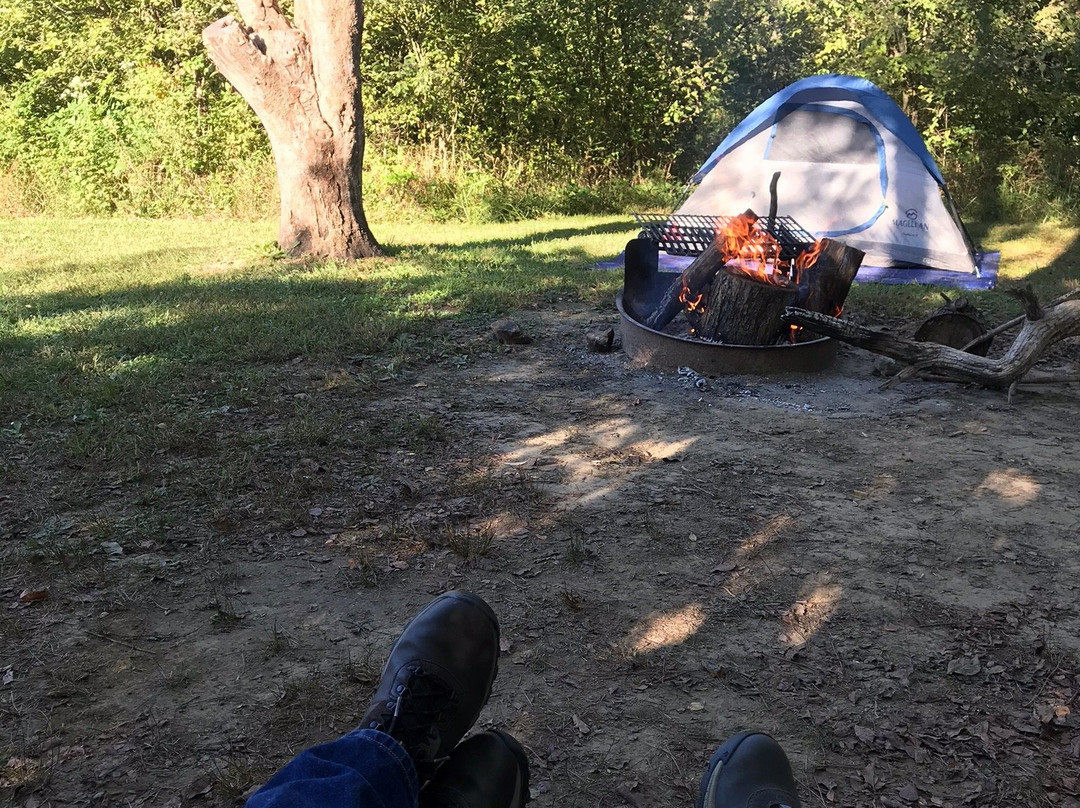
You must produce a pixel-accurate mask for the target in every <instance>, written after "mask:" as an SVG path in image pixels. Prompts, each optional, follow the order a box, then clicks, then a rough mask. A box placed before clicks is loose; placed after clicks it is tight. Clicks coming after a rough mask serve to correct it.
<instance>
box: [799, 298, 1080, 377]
mask: <svg viewBox="0 0 1080 808" xmlns="http://www.w3.org/2000/svg"><path fill="white" fill-rule="evenodd" d="M1024 303H1025V312H1026V317H1025V319H1024V324H1023V327H1022V328H1021V329H1020V333H1019V334H1018V335H1017V337H1016V339H1015V340H1014V341H1013V344H1012V345H1011V346H1010V347H1009V350H1008V351H1006V352H1005V355H1004V356H1002V357H1001V358H1000V359H987V358H986V357H983V356H977V355H975V354H971V353H966V352H965V351H962V350H958V349H956V348H951V347H949V346H947V345H938V344H936V343H933V342H916V341H915V340H909V339H904V338H902V337H896V336H893V335H891V334H885V333H882V332H880V331H874V330H873V329H870V328H865V327H863V326H859V325H855V324H854V323H850V322H847V321H846V320H837V319H836V318H834V317H829V316H827V315H824V314H820V313H817V312H811V311H806V310H805V309H799V308H789V309H787V311H786V312H785V313H784V315H783V320H784V322H786V323H789V324H792V325H798V326H802V327H803V328H809V329H810V330H812V331H815V332H817V333H818V334H821V335H823V336H826V337H833V338H834V339H838V340H840V341H841V342H847V343H849V344H851V345H855V346H857V347H859V348H864V349H866V350H868V351H872V352H873V353H877V354H882V355H883V356H888V357H891V358H893V359H897V360H899V361H901V362H904V363H906V364H909V365H913V366H914V370H915V372H927V373H934V374H937V375H940V376H944V377H946V378H948V379H951V380H953V381H962V382H975V383H976V384H981V385H983V386H984V387H1008V386H1010V385H1013V384H1015V383H1016V382H1017V381H1019V380H1020V379H1021V378H1022V377H1023V375H1024V374H1025V373H1027V372H1028V371H1029V370H1030V369H1031V367H1032V365H1034V364H1035V363H1036V362H1037V361H1038V360H1039V358H1040V357H1041V356H1042V355H1043V353H1045V351H1046V349H1047V348H1048V347H1049V346H1051V345H1053V344H1054V343H1055V342H1058V341H1060V340H1063V339H1067V338H1069V337H1075V336H1080V300H1070V301H1067V302H1063V303H1061V304H1059V305H1057V306H1054V307H1053V308H1048V309H1043V308H1041V307H1040V306H1039V305H1038V303H1037V301H1035V300H1034V295H1031V294H1030V293H1026V294H1024Z"/></svg>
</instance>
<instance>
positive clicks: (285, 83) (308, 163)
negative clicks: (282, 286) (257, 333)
mask: <svg viewBox="0 0 1080 808" xmlns="http://www.w3.org/2000/svg"><path fill="white" fill-rule="evenodd" d="M237 5H238V7H239V10H240V15H241V17H242V18H243V22H241V21H239V20H237V19H236V18H235V17H232V16H229V17H224V18H223V19H220V20H218V21H217V22H215V23H213V24H211V25H209V26H207V28H206V29H205V30H204V31H203V43H204V44H205V45H206V50H207V52H208V53H209V55H210V59H211V60H212V61H213V62H214V64H215V65H216V66H217V68H218V70H220V71H221V73H222V75H224V76H225V78H226V79H228V81H229V83H230V84H232V85H233V87H235V88H236V90H237V92H239V93H240V95H241V96H242V97H243V98H244V100H245V101H247V102H248V104H250V105H251V108H252V109H253V110H254V111H255V114H256V115H258V117H259V120H260V121H261V122H262V124H263V126H264V127H265V128H266V133H267V135H268V136H269V138H270V147H271V149H272V150H273V154H274V163H275V165H276V166H277V178H278V188H279V191H280V194H281V218H280V221H279V225H278V246H279V247H281V249H282V250H284V251H285V252H287V253H288V254H290V255H317V256H325V257H328V258H338V259H349V258H367V257H372V256H377V255H381V254H382V251H381V249H380V247H379V244H378V242H377V241H376V240H375V237H374V235H372V233H371V229H370V227H369V226H368V223H367V218H366V217H365V216H364V204H363V182H362V169H363V164H364V121H363V105H362V100H361V95H360V78H359V74H358V70H359V64H360V44H361V35H362V32H363V23H364V15H363V2H362V0H296V3H295V8H296V13H295V15H294V20H293V21H292V22H290V21H289V20H288V19H287V18H286V17H285V15H284V14H282V12H281V9H280V7H279V6H278V3H277V0H237Z"/></svg>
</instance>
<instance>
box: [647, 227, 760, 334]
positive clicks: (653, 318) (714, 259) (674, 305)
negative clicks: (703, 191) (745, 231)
mask: <svg viewBox="0 0 1080 808" xmlns="http://www.w3.org/2000/svg"><path fill="white" fill-rule="evenodd" d="M742 215H743V216H745V217H747V218H748V219H749V220H750V221H751V222H756V221H757V219H758V217H757V214H756V213H754V212H753V211H752V210H748V211H746V212H745V213H743V214H742ZM723 263H724V258H723V255H722V254H721V252H720V249H719V247H718V246H717V244H716V243H715V241H714V242H713V243H711V244H709V246H708V247H707V248H706V249H705V250H704V251H703V252H702V253H701V255H699V256H698V257H697V258H695V259H694V261H693V263H691V264H690V266H688V267H687V268H686V269H684V270H683V271H682V274H681V275H679V277H678V278H676V279H675V282H674V283H672V284H671V286H669V287H668V289H667V291H665V292H664V294H663V296H662V297H661V298H660V302H659V303H658V304H657V305H656V308H655V309H653V312H652V314H650V315H649V316H648V317H647V318H645V325H646V326H648V327H649V328H651V329H653V330H654V331H662V330H663V329H664V328H665V327H666V326H667V325H668V323H670V322H671V321H672V320H674V319H675V317H676V316H677V315H678V314H679V312H680V311H683V310H684V309H689V310H691V311H692V310H693V306H692V305H689V303H690V302H692V301H694V300H697V301H698V303H701V301H702V300H704V299H705V295H706V293H707V292H708V291H709V289H708V284H709V282H710V281H711V280H712V279H713V276H714V275H716V273H717V271H718V270H719V269H720V267H721V266H723ZM699 295H700V298H699V297H698V296H699Z"/></svg>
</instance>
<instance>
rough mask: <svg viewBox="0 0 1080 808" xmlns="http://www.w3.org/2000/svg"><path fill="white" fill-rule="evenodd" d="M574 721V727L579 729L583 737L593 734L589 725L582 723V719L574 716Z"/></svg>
mask: <svg viewBox="0 0 1080 808" xmlns="http://www.w3.org/2000/svg"><path fill="white" fill-rule="evenodd" d="M573 721H574V726H575V727H577V731H578V732H580V733H581V734H582V735H588V734H589V733H590V732H592V730H590V729H589V725H588V724H586V723H585V722H584V721H582V720H581V719H580V718H578V717H577V716H576V715H575V716H573Z"/></svg>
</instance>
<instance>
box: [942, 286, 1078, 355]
mask: <svg viewBox="0 0 1080 808" xmlns="http://www.w3.org/2000/svg"><path fill="white" fill-rule="evenodd" d="M1077 295H1080V289H1073V290H1072V291H1071V292H1066V293H1065V294H1063V295H1061V296H1060V297H1056V298H1054V299H1053V300H1051V301H1050V302H1049V303H1047V304H1046V308H1048V309H1049V308H1053V307H1054V306H1056V305H1058V304H1059V303H1064V302H1065V301H1066V300H1072V299H1073V298H1074V297H1076V296H1077ZM1026 319H1027V315H1026V314H1021V315H1020V316H1019V317H1013V318H1012V319H1011V320H1009V321H1008V322H1007V323H1002V324H1001V325H999V326H997V327H996V328H991V329H990V330H989V331H987V332H986V333H985V334H983V335H981V336H979V337H976V338H975V339H973V340H972V341H971V342H969V343H968V344H967V345H965V346H964V347H963V348H961V349H960V350H961V351H970V350H971V349H972V348H974V347H975V346H976V345H981V344H982V343H984V342H989V341H990V340H992V339H993V338H994V337H996V336H997V335H998V334H1004V333H1005V332H1006V331H1011V330H1012V329H1014V328H1016V327H1017V326H1018V325H1020V324H1021V323H1022V322H1024V320H1026Z"/></svg>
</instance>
